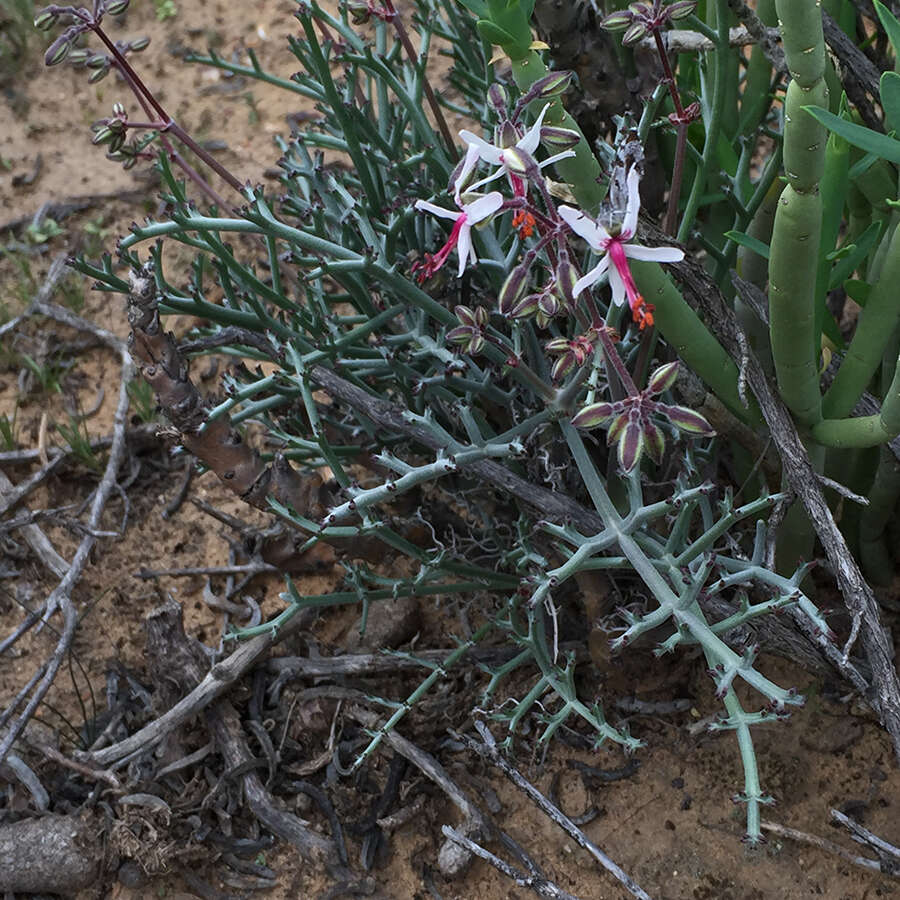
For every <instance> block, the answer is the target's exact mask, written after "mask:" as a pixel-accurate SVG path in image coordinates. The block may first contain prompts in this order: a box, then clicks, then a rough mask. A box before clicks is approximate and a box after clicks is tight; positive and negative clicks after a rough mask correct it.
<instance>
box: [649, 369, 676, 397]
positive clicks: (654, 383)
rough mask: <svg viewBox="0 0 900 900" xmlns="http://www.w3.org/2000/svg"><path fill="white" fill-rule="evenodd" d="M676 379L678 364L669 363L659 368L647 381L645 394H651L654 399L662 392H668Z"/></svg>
mask: <svg viewBox="0 0 900 900" xmlns="http://www.w3.org/2000/svg"><path fill="white" fill-rule="evenodd" d="M677 378H678V362H677V361H676V362H670V363H666V365H664V366H660V367H659V368H658V369H657V370H656V371H655V372H654V373H653V374H652V375H651V376H650V379H649V381H648V382H647V393H649V394H652V395H653V396H654V397H655V396H658V395H659V394H662V393H663V392H664V391H667V390H669V388H671V387H672V385H673V384H675V380H676V379H677Z"/></svg>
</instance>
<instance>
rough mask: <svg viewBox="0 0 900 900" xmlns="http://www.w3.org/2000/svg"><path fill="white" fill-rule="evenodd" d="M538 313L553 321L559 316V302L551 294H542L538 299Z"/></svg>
mask: <svg viewBox="0 0 900 900" xmlns="http://www.w3.org/2000/svg"><path fill="white" fill-rule="evenodd" d="M538 312H539V313H542V314H543V315H544V316H545V317H546V318H548V319H552V318H553V317H554V316H558V315H559V300H558V299H557V298H556V297H555V296H554V295H553V294H550V293H546V292H545V293H543V294H541V296H540V298H539V299H538Z"/></svg>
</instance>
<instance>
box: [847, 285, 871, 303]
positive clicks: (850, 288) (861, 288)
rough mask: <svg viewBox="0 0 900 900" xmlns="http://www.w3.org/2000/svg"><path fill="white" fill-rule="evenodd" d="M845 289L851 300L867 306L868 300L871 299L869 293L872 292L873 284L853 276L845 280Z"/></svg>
mask: <svg viewBox="0 0 900 900" xmlns="http://www.w3.org/2000/svg"><path fill="white" fill-rule="evenodd" d="M844 290H845V291H846V292H847V296H848V297H849V298H850V299H851V300H853V301H855V302H856V303H858V304H859V305H860V306H862V307H865V305H866V301H867V300H868V299H869V294H871V293H872V285H871V284H869V282H868V281H859V280H858V279H855V278H851V279H850V280H849V281H845V282H844Z"/></svg>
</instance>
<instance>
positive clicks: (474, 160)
mask: <svg viewBox="0 0 900 900" xmlns="http://www.w3.org/2000/svg"><path fill="white" fill-rule="evenodd" d="M479 158H480V153H479V150H478V145H477V144H469V145H468V146H467V147H466V158H465V159H464V160H463V164H462V168H461V169H460V170H459V177H458V178H457V179H456V183H455V184H454V185H453V194H454V196H455V197H456V202H457V203H459V188H460V185H464V184H465V183H466V180H467V179H468V177H469V175H471V174H472V172H474V171H475V166H476V165H478V160H479Z"/></svg>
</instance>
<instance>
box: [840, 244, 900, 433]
mask: <svg viewBox="0 0 900 900" xmlns="http://www.w3.org/2000/svg"><path fill="white" fill-rule="evenodd" d="M898 284H900V228H895V229H894V233H893V234H892V235H890V236H889V238H888V246H887V253H886V255H885V257H884V264H883V266H882V269H881V273H880V276H879V278H878V280H877V281H876V283H875V284H874V285H873V287H872V292H871V293H870V294H869V299H868V301H867V302H866V307H865V309H864V310H863V311H862V312H861V313H860V317H859V321H858V322H857V325H856V333H855V334H854V335H853V340H852V341H851V342H850V347H849V349H848V350H847V355H846V356H845V357H844V360H843V362H842V363H841V367H840V369H838V373H837V375H836V376H835V379H834V381H833V382H832V385H831V387H830V388H829V390H828V392H827V393H826V394H825V400H824V403H823V412H824V415H825V416H827V417H828V418H832V419H838V418H842V417H844V416H846V415H849V413H850V410H852V409H853V407H854V406H855V405H856V402H857V400H859V398H860V396H861V395H862V392H863V391H864V390H865V389H866V386H867V385H868V383H869V381H870V380H871V378H872V376H873V375H874V374H875V370H876V369H877V368H878V366H879V364H880V363H881V359H882V355H883V353H884V350H885V348H886V347H887V345H888V341H890V339H891V335H893V334H894V332H895V330H896V329H897V328H898V326H900V303H898V302H897V285H898Z"/></svg>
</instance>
